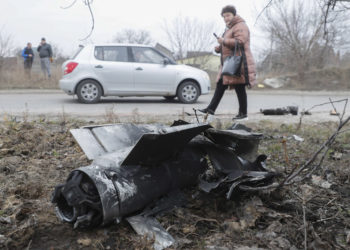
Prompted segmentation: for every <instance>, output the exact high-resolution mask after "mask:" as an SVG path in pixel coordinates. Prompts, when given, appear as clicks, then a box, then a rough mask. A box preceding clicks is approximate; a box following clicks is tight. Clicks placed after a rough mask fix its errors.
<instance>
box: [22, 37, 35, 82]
mask: <svg viewBox="0 0 350 250" xmlns="http://www.w3.org/2000/svg"><path fill="white" fill-rule="evenodd" d="M22 57H23V58H24V71H25V72H26V73H27V74H28V75H29V76H30V73H31V70H32V65H33V61H34V52H33V50H32V44H31V43H27V46H26V47H25V48H24V49H23V50H22Z"/></svg>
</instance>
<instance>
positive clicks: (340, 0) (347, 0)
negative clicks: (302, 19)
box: [257, 0, 350, 35]
mask: <svg viewBox="0 0 350 250" xmlns="http://www.w3.org/2000/svg"><path fill="white" fill-rule="evenodd" d="M317 1H318V3H319V4H318V7H319V9H320V10H321V11H322V12H323V25H324V35H327V33H328V30H329V28H328V24H329V23H332V18H331V17H330V16H331V15H330V14H332V13H339V12H348V13H349V12H350V0H317ZM281 2H287V0H268V2H267V4H266V5H265V7H264V8H263V10H262V11H261V12H260V14H259V15H258V18H257V20H258V19H259V18H260V17H261V16H262V15H263V14H264V12H265V11H266V10H267V9H269V8H270V7H271V6H273V5H274V4H276V3H277V4H278V3H281Z"/></svg>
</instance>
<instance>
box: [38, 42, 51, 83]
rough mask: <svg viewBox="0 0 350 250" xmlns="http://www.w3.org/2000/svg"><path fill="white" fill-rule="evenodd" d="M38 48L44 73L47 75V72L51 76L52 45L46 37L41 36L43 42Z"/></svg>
mask: <svg viewBox="0 0 350 250" xmlns="http://www.w3.org/2000/svg"><path fill="white" fill-rule="evenodd" d="M37 50H38V52H39V57H40V64H41V70H42V71H43V73H44V75H46V73H47V76H48V77H49V78H50V77H51V69H50V66H51V65H50V64H51V63H52V61H53V60H52V48H51V45H50V44H48V43H46V39H45V38H44V37H43V38H41V42H40V45H39V46H38V49H37Z"/></svg>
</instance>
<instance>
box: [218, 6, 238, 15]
mask: <svg viewBox="0 0 350 250" xmlns="http://www.w3.org/2000/svg"><path fill="white" fill-rule="evenodd" d="M228 12H231V13H232V14H233V15H234V16H235V15H236V12H237V11H236V8H235V6H233V5H227V6H225V7H224V8H222V11H221V16H222V15H223V14H224V13H228Z"/></svg>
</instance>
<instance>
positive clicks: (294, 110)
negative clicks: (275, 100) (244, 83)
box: [260, 106, 298, 115]
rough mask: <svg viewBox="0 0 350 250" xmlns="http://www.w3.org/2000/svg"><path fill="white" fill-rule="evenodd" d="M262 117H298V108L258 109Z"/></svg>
mask: <svg viewBox="0 0 350 250" xmlns="http://www.w3.org/2000/svg"><path fill="white" fill-rule="evenodd" d="M260 112H261V113H263V114H264V115H287V114H292V115H298V106H287V107H284V108H274V109H260Z"/></svg>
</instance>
